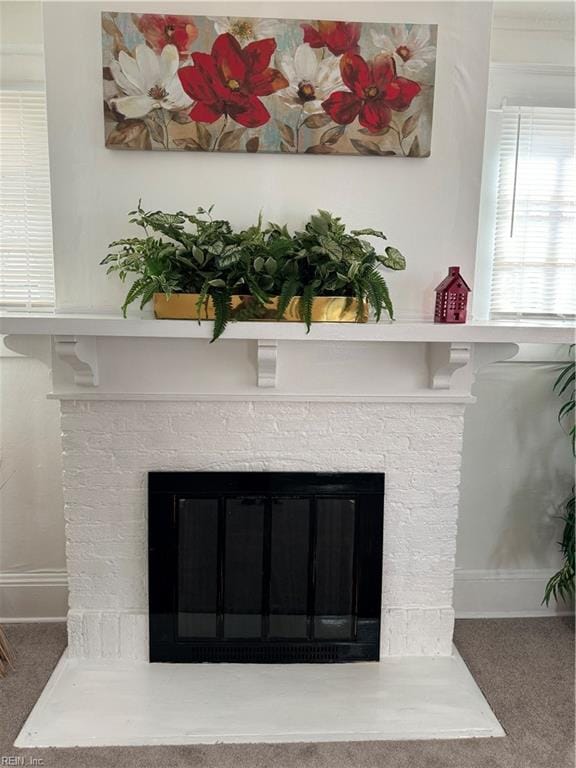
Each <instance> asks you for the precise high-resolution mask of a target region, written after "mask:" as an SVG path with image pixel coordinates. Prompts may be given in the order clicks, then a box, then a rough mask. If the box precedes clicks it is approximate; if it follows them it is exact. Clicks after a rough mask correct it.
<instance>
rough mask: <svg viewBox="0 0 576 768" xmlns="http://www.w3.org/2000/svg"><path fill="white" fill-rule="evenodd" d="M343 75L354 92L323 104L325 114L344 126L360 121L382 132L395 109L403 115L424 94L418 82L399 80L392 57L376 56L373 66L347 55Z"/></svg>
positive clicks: (342, 61) (335, 95) (339, 93)
mask: <svg viewBox="0 0 576 768" xmlns="http://www.w3.org/2000/svg"><path fill="white" fill-rule="evenodd" d="M340 72H341V74H342V80H343V81H344V84H345V85H346V86H347V87H348V88H350V91H336V92H335V93H333V94H332V95H331V96H329V98H328V99H326V101H323V102H322V107H323V108H324V110H325V111H326V112H327V113H328V114H329V115H330V117H331V118H332V120H334V122H335V123H339V124H340V125H347V124H348V123H352V122H353V121H354V120H355V119H356V118H357V117H358V118H359V120H360V124H361V125H363V126H364V127H365V128H367V129H368V130H369V131H373V132H376V131H380V130H382V128H386V127H387V126H388V125H389V124H390V120H391V117H392V110H393V109H394V110H396V111H397V112H403V111H404V110H405V109H408V107H409V106H410V104H411V103H412V100H413V99H414V98H415V97H416V96H417V95H418V94H419V93H420V86H419V85H418V83H416V82H414V80H408V79H407V78H405V77H397V75H396V64H395V63H394V59H393V58H392V57H391V56H383V55H380V56H376V58H375V59H374V61H372V62H370V63H369V62H366V61H364V59H363V58H362V56H358V55H356V54H351V53H347V54H346V55H344V56H343V57H342V58H341V59H340Z"/></svg>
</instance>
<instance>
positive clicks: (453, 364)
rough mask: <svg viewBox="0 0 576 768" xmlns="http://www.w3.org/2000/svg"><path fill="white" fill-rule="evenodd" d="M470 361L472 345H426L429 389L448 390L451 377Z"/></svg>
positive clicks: (453, 343) (451, 343)
mask: <svg viewBox="0 0 576 768" xmlns="http://www.w3.org/2000/svg"><path fill="white" fill-rule="evenodd" d="M471 359H472V344H468V343H464V342H455V341H453V342H447V343H439V342H434V343H431V344H428V369H429V372H430V389H450V388H451V385H452V376H453V375H454V373H455V372H456V371H457V370H459V369H460V368H464V366H466V365H468V363H469V362H470V360H471Z"/></svg>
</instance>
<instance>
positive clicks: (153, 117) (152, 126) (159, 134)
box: [145, 109, 165, 145]
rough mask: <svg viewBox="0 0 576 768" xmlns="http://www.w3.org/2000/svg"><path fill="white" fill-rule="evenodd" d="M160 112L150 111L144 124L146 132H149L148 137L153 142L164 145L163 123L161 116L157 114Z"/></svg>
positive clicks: (158, 110) (156, 110)
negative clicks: (146, 127) (146, 128)
mask: <svg viewBox="0 0 576 768" xmlns="http://www.w3.org/2000/svg"><path fill="white" fill-rule="evenodd" d="M161 111H162V110H160V109H155V110H152V112H150V114H149V115H148V116H147V118H146V121H145V122H146V125H147V126H148V130H149V131H150V136H151V137H152V139H153V141H155V142H157V143H158V144H162V145H164V141H165V136H164V123H163V121H162V117H161V115H160V114H158V113H159V112H161Z"/></svg>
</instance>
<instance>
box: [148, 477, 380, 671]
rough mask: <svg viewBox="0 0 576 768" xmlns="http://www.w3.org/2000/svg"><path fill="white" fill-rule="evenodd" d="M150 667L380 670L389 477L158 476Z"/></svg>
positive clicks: (152, 520)
mask: <svg viewBox="0 0 576 768" xmlns="http://www.w3.org/2000/svg"><path fill="white" fill-rule="evenodd" d="M148 483H149V601H150V624H149V628H150V661H157V662H158V661H162V662H249V663H302V662H314V663H321V662H350V661H376V660H378V659H379V647H380V613H381V590H382V527H383V494H384V475H383V474H381V473H313V472H310V473H308V472H298V473H291V472H152V473H150V474H149V477H148Z"/></svg>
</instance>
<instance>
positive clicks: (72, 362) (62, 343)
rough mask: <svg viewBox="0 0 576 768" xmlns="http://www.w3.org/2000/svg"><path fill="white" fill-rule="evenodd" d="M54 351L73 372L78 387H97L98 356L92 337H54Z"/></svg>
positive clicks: (94, 340) (94, 339)
mask: <svg viewBox="0 0 576 768" xmlns="http://www.w3.org/2000/svg"><path fill="white" fill-rule="evenodd" d="M54 351H55V353H56V354H57V355H58V357H59V358H60V359H61V360H62V361H64V362H65V363H67V364H68V365H69V366H70V367H71V368H72V370H73V372H74V383H75V384H77V385H78V386H80V387H97V386H98V354H97V348H96V338H95V337H94V336H54Z"/></svg>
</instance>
